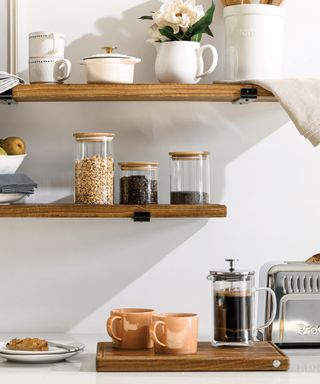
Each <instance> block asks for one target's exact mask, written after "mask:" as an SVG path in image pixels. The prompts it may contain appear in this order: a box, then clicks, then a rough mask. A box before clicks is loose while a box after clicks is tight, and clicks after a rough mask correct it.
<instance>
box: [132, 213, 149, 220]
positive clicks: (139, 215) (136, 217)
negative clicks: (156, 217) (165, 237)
mask: <svg viewBox="0 0 320 384" xmlns="http://www.w3.org/2000/svg"><path fill="white" fill-rule="evenodd" d="M132 218H133V221H134V222H135V223H149V222H150V220H151V213H150V212H146V211H137V212H134V213H133V217H132Z"/></svg>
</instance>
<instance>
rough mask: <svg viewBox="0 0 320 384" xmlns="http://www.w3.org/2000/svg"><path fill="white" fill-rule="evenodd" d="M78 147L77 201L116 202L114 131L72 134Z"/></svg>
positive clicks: (79, 202) (86, 202)
mask: <svg viewBox="0 0 320 384" xmlns="http://www.w3.org/2000/svg"><path fill="white" fill-rule="evenodd" d="M73 136H74V138H75V141H76V151H75V202H76V203H77V204H109V205H111V204H113V178H114V155H113V139H114V136H115V135H114V134H113V133H96V132H83V133H74V134H73Z"/></svg>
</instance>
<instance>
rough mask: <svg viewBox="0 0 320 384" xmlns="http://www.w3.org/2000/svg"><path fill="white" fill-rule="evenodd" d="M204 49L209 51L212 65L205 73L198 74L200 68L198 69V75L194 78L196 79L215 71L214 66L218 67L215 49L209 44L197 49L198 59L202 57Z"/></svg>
mask: <svg viewBox="0 0 320 384" xmlns="http://www.w3.org/2000/svg"><path fill="white" fill-rule="evenodd" d="M206 49H209V50H210V51H211V52H212V64H211V67H210V68H209V69H208V70H207V71H205V72H202V73H199V71H200V68H198V73H197V76H196V77H197V78H201V77H204V76H207V75H210V73H212V72H213V71H214V70H215V69H216V66H217V65H218V57H219V55H218V51H217V50H216V48H215V47H214V46H213V45H210V44H206V45H203V46H202V47H199V48H198V49H197V54H198V59H200V58H202V57H203V53H204V51H205V50H206Z"/></svg>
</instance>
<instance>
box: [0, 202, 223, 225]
mask: <svg viewBox="0 0 320 384" xmlns="http://www.w3.org/2000/svg"><path fill="white" fill-rule="evenodd" d="M226 216H227V208H226V206H225V205H217V204H205V205H170V204H157V205H109V206H108V205H79V204H13V205H0V217H47V218H50V217H52V218H54V217H61V218H68V217H69V218H72V217H79V218H81V217H84V218H85V217H93V218H94V217H96V218H133V219H134V220H135V221H149V219H150V218H175V217H176V218H179V217H181V218H201V217H203V218H210V217H226Z"/></svg>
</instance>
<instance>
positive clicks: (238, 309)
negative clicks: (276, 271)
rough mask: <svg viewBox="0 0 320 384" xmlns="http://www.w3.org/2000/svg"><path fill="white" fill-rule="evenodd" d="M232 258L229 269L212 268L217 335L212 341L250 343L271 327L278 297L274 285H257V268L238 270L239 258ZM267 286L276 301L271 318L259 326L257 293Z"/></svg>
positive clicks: (225, 344) (235, 343) (209, 277)
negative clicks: (214, 269) (258, 332)
mask: <svg viewBox="0 0 320 384" xmlns="http://www.w3.org/2000/svg"><path fill="white" fill-rule="evenodd" d="M226 261H228V262H230V268H229V271H210V275H209V276H208V277H207V278H208V279H209V280H212V293H213V295H212V301H213V338H212V345H213V346H215V347H218V346H249V345H250V344H252V343H253V342H254V341H256V334H257V331H258V330H261V329H263V328H266V327H268V326H269V325H270V324H271V323H272V322H273V321H274V318H275V315H276V305H277V304H276V297H275V294H274V292H273V290H272V289H270V288H255V275H254V272H253V271H236V270H235V269H234V262H235V261H236V260H235V259H227V260H226ZM262 290H266V291H268V292H269V293H270V295H271V297H272V300H273V305H272V308H273V310H272V313H271V316H270V319H269V321H267V323H266V324H263V325H261V326H256V320H255V317H256V316H255V313H256V310H255V293H256V292H258V291H262Z"/></svg>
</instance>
